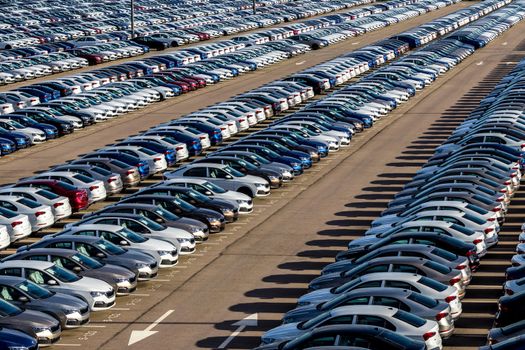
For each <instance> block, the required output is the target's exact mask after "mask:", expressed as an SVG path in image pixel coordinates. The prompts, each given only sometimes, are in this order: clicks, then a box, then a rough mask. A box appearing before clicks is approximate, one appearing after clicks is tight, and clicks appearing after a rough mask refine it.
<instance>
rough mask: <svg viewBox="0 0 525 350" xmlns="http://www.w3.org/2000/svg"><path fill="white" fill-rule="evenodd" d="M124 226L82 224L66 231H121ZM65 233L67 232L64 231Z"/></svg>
mask: <svg viewBox="0 0 525 350" xmlns="http://www.w3.org/2000/svg"><path fill="white" fill-rule="evenodd" d="M122 229H123V227H122V226H119V225H103V224H82V225H80V226H73V227H71V228H68V229H67V230H66V231H69V232H77V231H84V230H108V231H121V230H122ZM62 232H65V231H62Z"/></svg>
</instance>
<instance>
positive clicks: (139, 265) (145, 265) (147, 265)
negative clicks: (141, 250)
mask: <svg viewBox="0 0 525 350" xmlns="http://www.w3.org/2000/svg"><path fill="white" fill-rule="evenodd" d="M135 266H136V267H137V269H142V268H144V267H149V264H148V263H136V264H135Z"/></svg>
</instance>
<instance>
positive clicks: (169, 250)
mask: <svg viewBox="0 0 525 350" xmlns="http://www.w3.org/2000/svg"><path fill="white" fill-rule="evenodd" d="M62 235H66V236H91V237H100V238H103V239H105V240H107V241H109V242H111V243H113V244H115V245H117V246H122V247H125V248H126V249H129V250H135V251H139V252H142V253H145V254H149V255H151V256H153V257H155V259H157V262H158V263H159V267H170V266H174V265H176V264H177V263H178V261H179V250H180V246H181V245H183V244H185V245H189V246H190V248H192V249H195V240H193V242H191V240H192V238H193V236H192V235H191V234H190V233H186V238H187V239H188V240H189V242H188V243H186V242H183V243H178V242H177V246H175V245H173V244H172V243H170V242H167V241H165V240H159V239H155V238H146V237H144V236H142V235H140V234H138V233H136V232H133V231H131V230H129V229H127V228H125V227H122V226H118V225H99V224H97V225H95V224H85V225H80V226H77V227H71V228H68V229H66V230H64V231H61V232H58V233H55V234H53V235H52V236H53V237H58V236H62Z"/></svg>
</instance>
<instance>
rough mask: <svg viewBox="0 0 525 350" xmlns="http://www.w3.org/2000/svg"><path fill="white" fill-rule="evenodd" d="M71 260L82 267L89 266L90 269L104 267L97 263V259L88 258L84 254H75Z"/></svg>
mask: <svg viewBox="0 0 525 350" xmlns="http://www.w3.org/2000/svg"><path fill="white" fill-rule="evenodd" d="M71 260H73V261H76V262H77V263H79V264H81V265H84V266H87V267H89V268H90V269H99V268H101V267H102V266H104V265H102V264H101V263H99V262H98V261H96V260H95V259H92V258H90V257H89V256H86V255H84V254H74V255H72V256H71Z"/></svg>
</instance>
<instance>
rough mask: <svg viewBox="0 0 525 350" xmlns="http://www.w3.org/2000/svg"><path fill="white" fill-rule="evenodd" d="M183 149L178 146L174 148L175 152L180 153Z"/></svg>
mask: <svg viewBox="0 0 525 350" xmlns="http://www.w3.org/2000/svg"><path fill="white" fill-rule="evenodd" d="M183 149H184V147H180V146H179V147H176V148H175V150H176V151H182V150H183Z"/></svg>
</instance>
